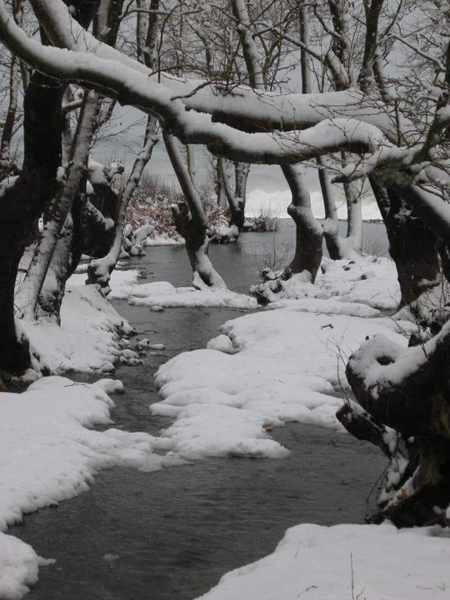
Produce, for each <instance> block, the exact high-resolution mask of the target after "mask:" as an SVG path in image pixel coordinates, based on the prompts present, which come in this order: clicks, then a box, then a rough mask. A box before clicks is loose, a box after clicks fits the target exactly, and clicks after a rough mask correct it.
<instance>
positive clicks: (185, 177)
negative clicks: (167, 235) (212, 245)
mask: <svg viewBox="0 0 450 600" xmlns="http://www.w3.org/2000/svg"><path fill="white" fill-rule="evenodd" d="M164 142H165V144H166V149H167V153H168V155H169V158H170V161H171V163H172V166H173V168H174V171H175V174H176V176H177V178H178V182H179V184H180V186H181V189H182V190H183V194H184V198H185V201H186V204H184V203H179V204H177V205H175V206H173V207H172V213H173V217H174V221H175V226H176V229H177V231H178V233H179V234H180V235H181V236H182V237H183V238H184V240H185V242H186V251H187V253H188V258H189V262H190V263H191V266H192V271H193V273H194V284H197V285H198V281H199V280H200V281H201V282H202V283H203V284H204V285H206V286H208V287H217V288H222V289H223V288H226V287H227V286H226V284H225V282H224V280H223V279H222V277H221V276H220V275H219V273H217V271H216V270H215V269H214V267H213V265H212V263H211V261H210V259H209V257H208V245H209V239H208V235H207V232H208V222H207V219H206V215H205V212H204V210H203V206H202V203H201V200H200V198H199V196H198V194H197V192H196V190H195V188H194V186H193V185H192V181H191V178H190V176H189V173H188V170H187V168H186V165H185V164H184V162H183V157H182V156H181V152H180V150H179V148H178V146H177V143H178V141H177V140H176V138H174V137H173V136H172V135H171V134H169V133H167V132H164Z"/></svg>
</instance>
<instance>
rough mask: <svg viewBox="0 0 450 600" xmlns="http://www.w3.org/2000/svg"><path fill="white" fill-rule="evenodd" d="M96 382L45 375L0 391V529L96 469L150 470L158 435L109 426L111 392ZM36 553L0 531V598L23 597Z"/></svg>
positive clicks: (160, 443) (74, 487) (76, 488)
mask: <svg viewBox="0 0 450 600" xmlns="http://www.w3.org/2000/svg"><path fill="white" fill-rule="evenodd" d="M102 387H109V384H108V385H106V384H105V381H103V383H102V382H100V384H93V385H88V384H80V383H74V382H73V381H71V380H70V379H67V378H64V377H45V378H42V379H40V380H39V381H37V382H35V383H33V384H32V385H30V387H29V388H28V390H27V391H26V392H23V393H22V394H15V393H0V456H1V457H3V460H0V530H3V531H4V530H5V529H6V528H7V527H8V525H12V524H13V523H17V522H19V521H21V520H22V518H23V515H24V513H28V512H32V511H35V510H37V509H39V508H42V507H44V506H50V505H54V504H57V503H58V502H60V501H61V500H64V499H66V498H70V497H72V496H75V495H77V494H79V493H80V492H82V491H85V490H86V489H87V488H88V486H89V485H90V484H91V483H92V481H93V477H94V475H95V473H96V472H97V471H98V470H99V469H102V468H106V467H112V466H115V465H121V466H131V467H136V468H138V469H141V470H144V471H154V470H157V469H160V468H161V467H163V466H164V465H165V464H166V459H165V458H164V457H163V456H161V455H160V454H157V453H156V452H158V451H159V452H160V451H161V450H165V449H167V443H166V441H165V440H160V439H159V438H155V437H153V436H151V435H149V434H147V433H142V432H137V433H128V432H125V431H119V430H117V429H107V430H106V431H95V430H92V429H89V428H90V427H92V426H94V425H100V424H102V425H108V424H109V423H110V417H109V411H110V408H111V406H112V401H111V399H110V398H109V397H108V396H107V395H106V393H105V392H104V391H103V389H102ZM39 564H42V560H41V559H40V558H39V557H38V556H37V555H36V554H35V552H34V551H33V550H32V549H31V547H30V546H28V545H27V544H25V543H23V542H21V541H20V540H18V539H16V538H15V537H12V536H10V535H5V534H4V533H1V531H0V598H5V599H8V600H10V599H16V598H20V597H22V596H23V595H24V594H25V593H26V592H27V589H28V587H29V586H30V585H32V584H33V583H35V582H36V580H37V574H38V567H39Z"/></svg>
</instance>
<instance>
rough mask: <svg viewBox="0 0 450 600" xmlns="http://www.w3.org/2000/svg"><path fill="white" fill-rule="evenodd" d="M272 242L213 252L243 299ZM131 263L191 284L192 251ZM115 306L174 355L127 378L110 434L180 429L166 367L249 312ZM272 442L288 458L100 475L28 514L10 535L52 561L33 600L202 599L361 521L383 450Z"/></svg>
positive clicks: (320, 435) (315, 438)
mask: <svg viewBox="0 0 450 600" xmlns="http://www.w3.org/2000/svg"><path fill="white" fill-rule="evenodd" d="M270 237H271V234H265V235H263V236H261V235H258V234H246V235H245V236H243V239H242V240H241V241H240V242H239V244H237V245H233V246H222V247H218V248H213V252H214V254H215V255H216V256H215V264H216V266H217V267H218V269H219V271H220V272H221V273H222V274H223V275H224V276H225V279H226V280H227V282H228V283H229V285H230V286H231V287H233V289H235V290H238V291H245V290H246V288H247V287H248V284H249V283H250V282H251V281H254V280H255V279H256V274H255V271H257V269H258V267H260V266H261V257H262V256H264V255H265V254H264V253H266V254H267V253H269V254H270V250H271V248H273V246H274V244H273V240H272V241H271V240H270V239H269V238H270ZM262 238H265V240H266V241H264V242H261V239H262ZM255 240H256V241H255ZM258 240H259V241H258ZM262 243H265V244H267V248H266V249H264V253H263V252H262V251H261V247H259V250H260V251H258V252H256V253H255V252H254V247H253V244H256V245H258V244H259V245H260V246H261V244H262ZM277 243H278V242H277ZM280 243H281V242H280ZM266 250H267V252H266ZM273 252H274V253H276V252H281V246H280V250H278V249H276V250H275V251H273ZM133 266H136V267H137V268H139V269H141V270H143V272H144V273H145V275H146V278H145V279H143V281H145V280H147V281H156V280H161V279H164V280H169V281H171V282H172V283H173V284H175V285H186V284H189V279H190V273H189V267H188V264H187V260H186V258H185V256H184V249H183V248H173V247H159V248H149V249H148V251H147V255H146V257H144V258H143V259H140V260H135V261H132V262H131V264H130V267H133ZM115 306H116V308H117V309H118V311H119V312H120V313H121V314H122V315H123V316H124V317H126V318H127V319H128V320H129V321H130V322H131V323H132V325H134V327H135V328H136V329H137V331H138V333H139V335H141V336H144V337H149V338H150V339H151V341H152V343H159V342H161V343H164V344H165V347H166V348H165V350H164V351H161V352H152V353H149V355H148V356H147V357H146V358H145V359H144V361H145V364H144V365H143V366H140V367H125V366H124V367H120V368H119V369H118V370H117V372H116V375H115V376H116V377H117V378H118V379H121V380H122V381H123V383H124V385H125V390H126V391H125V394H122V395H117V396H115V400H116V407H115V408H114V410H113V413H112V417H113V420H114V426H115V427H118V428H122V429H125V430H130V431H138V430H139V431H147V432H149V433H151V434H153V435H157V434H158V432H159V431H160V429H161V428H162V427H165V426H167V425H168V424H169V423H170V420H169V419H167V418H163V417H155V416H152V415H150V412H149V409H148V407H149V404H150V403H152V402H156V401H158V400H159V397H158V395H157V393H156V390H155V386H154V381H153V375H154V373H155V371H156V370H157V368H158V367H159V365H160V364H162V363H164V362H166V361H167V359H168V358H170V357H171V356H174V355H176V354H178V353H179V352H182V351H185V350H190V349H194V348H201V347H204V346H205V344H206V342H207V341H208V340H209V339H210V338H212V337H214V336H215V335H217V331H218V328H219V327H220V325H221V324H222V323H224V322H225V321H226V320H228V319H231V318H236V317H237V316H240V314H242V311H239V310H233V309H223V308H221V309H210V308H208V309H202V308H195V309H194V308H180V309H167V310H166V311H164V312H163V313H154V312H151V311H150V310H149V309H148V308H147V307H134V306H129V305H128V304H127V303H126V302H125V301H117V302H115ZM93 379H95V378H93ZM273 437H274V438H275V439H276V440H277V441H279V442H280V443H282V444H283V445H284V446H286V447H287V448H289V450H290V451H291V453H290V455H289V456H288V457H287V458H285V459H282V460H269V459H247V458H228V459H208V460H203V461H197V462H193V463H189V464H185V465H181V466H176V467H175V466H174V467H170V468H167V469H164V470H161V471H157V472H152V473H142V472H139V471H135V470H132V469H121V468H113V469H109V470H105V471H102V472H100V473H99V474H97V476H96V478H95V483H94V484H93V485H92V487H91V489H90V490H89V491H88V492H86V493H84V494H81V495H80V496H77V497H75V498H73V499H71V500H68V501H65V502H62V503H61V504H60V505H59V506H58V507H57V508H48V509H43V510H40V511H38V512H36V513H33V514H31V515H28V516H27V517H26V518H25V520H24V522H23V523H22V524H21V525H18V526H15V527H12V528H10V529H9V530H8V532H9V533H12V534H13V535H16V536H18V537H19V538H21V539H22V540H24V541H25V542H28V543H30V544H31V545H32V546H33V547H34V549H35V550H36V551H37V552H38V553H39V554H40V555H41V556H44V557H52V558H54V559H56V563H55V565H53V566H50V567H45V568H42V569H41V571H40V579H39V582H38V584H37V585H36V586H35V587H34V588H33V590H32V591H31V593H30V594H29V595H28V596H27V597H26V598H27V600H148V599H151V600H169V599H170V600H192V599H194V598H196V597H197V596H199V595H201V594H204V593H206V592H207V591H208V590H209V589H210V588H211V587H212V586H214V585H215V584H216V583H217V582H218V580H219V579H220V577H221V576H222V575H223V574H224V573H226V572H227V571H229V570H231V569H234V568H236V567H239V566H242V565H244V564H246V563H249V562H252V561H254V560H257V559H259V558H261V557H263V556H264V555H266V554H268V553H270V552H272V551H273V550H274V548H275V546H276V544H277V543H278V542H279V540H280V539H281V537H282V536H283V533H284V531H285V530H286V529H287V528H288V527H291V526H293V525H296V524H298V523H302V522H303V523H305V522H314V523H318V524H322V525H332V524H336V523H348V522H352V523H361V522H363V521H364V515H365V513H366V511H367V503H368V499H367V494H368V492H369V490H370V489H371V488H372V486H373V485H374V484H375V483H376V481H377V479H378V478H379V476H380V474H381V473H382V471H383V468H384V460H383V458H382V457H381V454H380V453H379V452H378V451H377V450H376V449H375V448H373V447H371V446H369V445H368V444H365V443H362V442H358V441H357V440H355V439H354V438H352V437H351V436H349V435H347V434H342V433H336V432H333V431H330V430H328V429H325V428H321V427H316V426H311V425H300V424H292V423H291V424H288V425H287V426H285V427H280V428H276V429H274V431H273ZM236 600H238V599H236Z"/></svg>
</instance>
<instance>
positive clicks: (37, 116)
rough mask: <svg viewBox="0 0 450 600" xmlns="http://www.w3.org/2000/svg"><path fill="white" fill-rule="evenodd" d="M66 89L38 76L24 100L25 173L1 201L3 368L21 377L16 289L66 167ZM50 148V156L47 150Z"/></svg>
mask: <svg viewBox="0 0 450 600" xmlns="http://www.w3.org/2000/svg"><path fill="white" fill-rule="evenodd" d="M63 89H64V88H63V85H61V84H60V83H59V82H57V81H55V80H53V79H50V78H48V77H45V76H43V75H41V74H40V73H34V74H33V76H32V78H31V82H30V85H29V86H28V89H27V90H26V93H25V100H24V161H23V168H22V173H21V175H20V176H19V177H18V179H17V180H16V182H15V183H14V184H13V185H12V187H9V188H7V189H6V191H5V192H4V194H3V197H2V219H1V220H0V257H1V260H0V330H1V331H2V335H1V337H0V368H2V369H5V370H8V371H14V372H22V371H23V370H25V369H26V368H27V367H28V366H29V364H30V363H29V360H30V359H29V355H28V350H27V348H26V347H25V345H24V343H23V342H20V341H19V340H18V339H17V335H16V327H15V322H14V312H15V311H14V288H15V282H16V277H17V269H18V265H19V261H20V259H21V257H22V254H23V252H24V249H25V247H26V246H27V244H28V243H30V242H31V239H30V232H34V231H35V225H36V221H37V219H38V217H39V215H40V214H41V213H42V211H43V209H44V207H45V205H46V203H47V202H48V201H49V199H50V198H51V197H52V195H53V194H54V193H55V191H56V173H57V169H58V167H59V165H60V164H61V127H62V111H61V103H62V94H63ZM44 148H45V151H43V149H44Z"/></svg>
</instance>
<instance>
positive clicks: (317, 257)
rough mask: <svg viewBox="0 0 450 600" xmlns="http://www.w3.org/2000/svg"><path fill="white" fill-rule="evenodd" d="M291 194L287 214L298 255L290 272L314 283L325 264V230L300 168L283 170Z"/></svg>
mask: <svg viewBox="0 0 450 600" xmlns="http://www.w3.org/2000/svg"><path fill="white" fill-rule="evenodd" d="M282 170H283V173H284V176H285V177H286V181H287V182H288V184H289V188H290V190H291V194H292V201H291V204H290V205H289V207H288V209H287V212H288V214H289V216H290V217H291V218H292V219H293V220H294V222H295V224H296V240H295V241H296V244H295V255H294V258H293V260H292V262H291V264H290V265H289V267H288V269H289V271H291V272H292V273H293V274H301V275H302V278H303V279H304V280H305V281H307V282H309V283H314V281H315V279H316V275H317V271H318V270H319V267H320V263H321V262H322V228H321V226H320V225H319V223H317V221H316V219H315V217H314V215H313V212H312V210H311V198H310V195H309V192H308V190H307V189H306V186H305V183H304V180H303V175H302V172H301V170H300V167H293V166H285V167H282Z"/></svg>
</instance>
